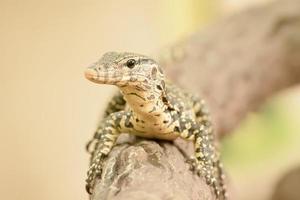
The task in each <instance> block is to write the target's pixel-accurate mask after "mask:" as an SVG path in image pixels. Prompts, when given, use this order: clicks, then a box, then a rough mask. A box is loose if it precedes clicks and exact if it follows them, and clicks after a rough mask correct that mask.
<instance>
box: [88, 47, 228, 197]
mask: <svg viewBox="0 0 300 200" xmlns="http://www.w3.org/2000/svg"><path fill="white" fill-rule="evenodd" d="M85 76H86V78H87V79H89V80H90V81H93V82H95V83H98V84H110V85H115V86H117V87H118V88H119V90H120V92H119V93H118V94H116V95H115V96H114V97H113V98H112V100H111V102H110V103H109V105H108V107H107V109H106V111H105V114H104V118H103V120H102V121H101V123H100V125H99V127H98V129H97V130H96V132H95V134H94V137H93V139H92V140H90V142H89V143H88V144H87V150H88V152H90V153H91V163H90V168H89V170H88V178H87V180H86V183H87V184H86V189H87V191H88V192H89V193H92V192H93V187H94V184H95V179H96V178H97V177H100V176H101V170H102V164H103V160H104V158H105V157H106V156H107V155H108V154H109V152H110V151H111V149H112V148H113V146H114V144H115V141H116V139H117V138H118V136H119V135H120V134H121V133H124V132H125V133H129V134H133V135H136V136H140V137H145V138H157V139H163V140H174V139H176V138H177V137H181V138H183V139H186V140H189V141H193V142H194V145H195V154H194V156H193V158H191V159H189V162H190V163H191V166H192V167H193V169H194V171H195V172H197V174H198V175H199V176H201V177H203V178H204V179H205V180H206V183H207V184H208V185H209V186H211V188H212V190H213V191H214V194H215V195H216V198H217V199H220V200H224V199H227V193H226V188H225V181H224V173H223V170H222V164H221V162H220V158H219V154H218V151H217V149H216V147H215V140H214V134H213V128H212V124H211V120H210V116H209V113H208V110H207V108H206V105H205V102H204V101H203V100H201V99H199V98H198V97H196V96H195V95H192V94H190V93H187V92H185V91H183V90H181V89H180V88H179V87H177V86H175V85H174V84H172V83H170V82H169V81H166V80H165V77H164V74H163V71H162V69H161V68H160V66H159V65H158V64H157V63H156V61H155V60H153V59H151V58H149V57H147V56H144V55H140V54H135V53H128V52H122V53H119V52H108V53H106V54H104V55H103V56H102V57H101V58H100V60H98V61H97V62H96V63H94V64H93V65H91V66H90V67H89V68H88V69H87V70H86V72H85Z"/></svg>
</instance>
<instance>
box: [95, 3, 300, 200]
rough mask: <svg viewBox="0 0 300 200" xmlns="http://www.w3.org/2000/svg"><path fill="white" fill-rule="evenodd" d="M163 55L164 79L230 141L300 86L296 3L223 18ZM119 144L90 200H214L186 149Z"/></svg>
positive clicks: (180, 143) (299, 28)
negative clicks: (194, 99) (190, 96)
mask: <svg viewBox="0 0 300 200" xmlns="http://www.w3.org/2000/svg"><path fill="white" fill-rule="evenodd" d="M163 56H164V58H163V62H162V64H164V65H165V66H166V69H167V73H168V75H169V77H171V78H172V79H173V80H174V81H175V82H176V83H178V84H179V85H181V86H182V87H184V88H187V89H188V90H190V91H193V92H195V93H199V94H201V95H202V97H203V98H204V99H206V101H207V103H208V104H209V107H210V109H211V111H212V118H213V119H214V120H215V121H214V122H215V125H216V129H217V134H219V135H220V136H222V135H224V134H227V133H229V132H230V131H232V130H233V129H234V128H235V127H236V126H238V124H239V122H240V121H241V120H242V119H243V117H244V116H245V115H246V114H247V113H248V112H251V111H253V110H254V109H255V108H257V107H258V106H259V105H261V104H262V103H263V102H264V100H265V99H266V98H267V97H269V96H271V95H272V94H274V93H275V92H278V91H279V90H282V89H285V88H287V87H290V86H292V85H294V84H296V83H298V82H299V81H300V1H299V0H284V1H278V2H275V3H273V4H270V5H267V6H265V7H260V8H255V9H252V10H249V11H246V12H243V13H241V14H237V15H235V16H232V17H230V18H227V19H224V20H223V21H220V22H218V23H217V24H215V25H214V26H212V27H210V28H208V29H206V30H205V31H202V32H197V33H195V34H194V35H192V36H191V37H189V38H187V39H186V40H184V41H181V42H180V43H179V44H176V45H174V47H172V48H171V50H170V51H168V52H166V53H164V54H163ZM119 143H120V144H119V145H118V146H117V147H115V148H114V149H113V151H112V153H111V154H110V155H109V156H108V158H107V162H106V164H105V166H104V172H103V175H102V178H101V181H98V183H97V184H96V188H95V193H94V195H92V196H91V199H93V200H103V199H113V200H124V199H132V200H135V199H143V200H176V199H178V200H179V199H180V200H185V199H186V200H188V199H191V200H200V199H201V200H202V199H209V200H211V199H214V197H213V195H212V193H211V191H210V189H209V188H208V187H207V186H206V184H205V183H204V182H203V180H201V179H200V178H198V177H197V176H195V175H193V173H192V172H191V171H189V170H188V165H187V164H186V163H185V157H186V155H185V154H189V155H190V154H192V147H191V144H187V143H186V142H183V141H176V144H177V145H174V144H172V143H168V142H162V141H145V140H138V141H136V140H134V139H126V137H125V136H123V137H122V138H120V140H119Z"/></svg>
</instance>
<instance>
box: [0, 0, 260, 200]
mask: <svg viewBox="0 0 300 200" xmlns="http://www.w3.org/2000/svg"><path fill="white" fill-rule="evenodd" d="M249 2H251V1H246V0H244V1H234V0H227V1H226V0H223V1H221V0H219V1H218V0H203V1H198V0H188V1H180V0H173V1H172V0H165V1H160V0H151V1H150V0H124V1H122V0H119V1H117V0H111V1H105V0H98V1H96V0H89V1H83V0H82V1H71V0H63V1H58V0H52V1H50V0H46V1H37V0H27V1H17V0H10V1H9V0H7V1H6V0H1V1H0V33H1V37H0V66H1V67H0V77H1V84H0V92H1V103H0V109H1V115H0V124H1V126H0V133H1V141H0V154H1V165H0V177H1V182H0V194H1V199H13V200H19V199H26V200H27V199H28V200H29V199H43V200H52V199H87V195H86V193H85V190H84V179H85V174H86V170H87V166H88V154H87V153H85V150H84V146H85V143H86V141H87V140H88V139H89V138H90V137H91V136H92V134H93V131H94V129H95V124H96V123H97V120H98V117H99V116H100V113H101V111H102V110H103V109H104V106H105V103H106V102H107V101H108V100H109V97H110V95H111V93H112V91H113V90H114V88H113V87H109V86H103V87H102V86H98V85H94V84H92V83H90V82H88V81H86V80H85V79H84V77H83V70H84V69H85V66H87V65H88V64H90V63H92V62H94V61H95V60H96V59H98V58H99V56H101V54H103V53H104V52H106V51H111V50H126V51H134V52H140V53H145V54H151V53H153V52H155V51H157V50H158V49H160V48H161V47H163V46H165V45H167V44H170V43H172V42H174V41H176V40H178V39H180V38H182V37H185V36H187V35H189V33H191V32H192V31H194V30H196V29H198V28H200V27H203V26H204V25H206V24H209V23H210V22H212V21H213V20H215V19H216V18H218V17H220V16H222V15H224V13H232V12H234V11H237V10H240V9H242V8H243V7H245V6H246V5H248V4H249ZM258 2H259V3H261V2H265V1H262V0H261V1H255V2H254V1H252V2H251V3H252V4H253V3H258Z"/></svg>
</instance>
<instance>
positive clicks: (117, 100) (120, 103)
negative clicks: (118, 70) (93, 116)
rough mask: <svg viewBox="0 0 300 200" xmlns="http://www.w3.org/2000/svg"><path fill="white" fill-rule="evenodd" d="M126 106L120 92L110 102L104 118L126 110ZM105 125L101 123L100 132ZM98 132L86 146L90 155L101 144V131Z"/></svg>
mask: <svg viewBox="0 0 300 200" xmlns="http://www.w3.org/2000/svg"><path fill="white" fill-rule="evenodd" d="M125 105H126V101H125V100H124V98H123V95H122V94H121V93H120V92H118V93H117V94H115V95H114V96H113V98H112V99H111V100H110V102H109V103H108V106H107V107H106V109H105V112H104V116H103V118H104V119H105V118H106V117H107V116H109V115H110V114H111V113H115V112H119V111H121V110H124V108H125ZM102 125H103V120H102V121H101V123H100V125H99V128H98V130H101V126H102ZM98 130H97V131H96V132H95V134H94V136H93V138H92V139H90V140H89V141H88V143H87V144H86V151H87V152H89V153H90V154H91V153H92V152H93V150H94V149H95V145H96V144H97V143H98V142H99V139H98V138H99V137H100V136H99V134H100V135H101V133H99V131H98Z"/></svg>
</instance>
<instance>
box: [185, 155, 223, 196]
mask: <svg viewBox="0 0 300 200" xmlns="http://www.w3.org/2000/svg"><path fill="white" fill-rule="evenodd" d="M186 162H187V163H189V164H190V170H192V171H193V172H194V173H196V174H197V175H198V176H200V177H202V178H204V179H205V181H206V184H207V185H209V186H210V187H212V188H213V191H214V193H215V195H216V197H217V199H222V197H221V194H222V189H221V188H220V186H219V183H218V179H217V177H216V176H215V173H214V171H215V170H214V167H213V166H212V165H208V164H205V162H201V161H199V160H197V159H196V158H194V157H191V158H189V159H187V161H186Z"/></svg>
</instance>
